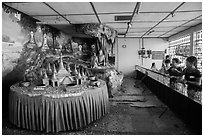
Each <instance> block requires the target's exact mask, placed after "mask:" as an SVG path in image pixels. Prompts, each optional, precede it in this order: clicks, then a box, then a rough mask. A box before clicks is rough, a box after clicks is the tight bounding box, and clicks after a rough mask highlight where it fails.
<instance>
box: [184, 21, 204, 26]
mask: <svg viewBox="0 0 204 137" xmlns="http://www.w3.org/2000/svg"><path fill="white" fill-rule="evenodd" d="M200 23H202V21H191V22H188V23H186V24H185V25H183V26H188V27H189V26H195V25H198V24H200Z"/></svg>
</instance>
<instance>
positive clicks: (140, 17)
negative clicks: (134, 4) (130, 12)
mask: <svg viewBox="0 0 204 137" xmlns="http://www.w3.org/2000/svg"><path fill="white" fill-rule="evenodd" d="M167 15H168V13H139V14H135V16H134V18H133V21H158V22H159V21H160V20H162V19H163V18H165V17H166V16H167Z"/></svg>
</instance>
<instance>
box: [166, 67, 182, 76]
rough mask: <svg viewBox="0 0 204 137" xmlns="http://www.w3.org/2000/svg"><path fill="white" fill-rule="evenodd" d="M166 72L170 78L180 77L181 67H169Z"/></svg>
mask: <svg viewBox="0 0 204 137" xmlns="http://www.w3.org/2000/svg"><path fill="white" fill-rule="evenodd" d="M174 69H176V70H177V71H176V70H174ZM168 72H169V75H170V76H182V68H181V67H177V68H176V67H172V66H171V67H170V68H169V69H168Z"/></svg>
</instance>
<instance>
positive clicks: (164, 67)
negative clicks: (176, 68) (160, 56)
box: [159, 59, 171, 74]
mask: <svg viewBox="0 0 204 137" xmlns="http://www.w3.org/2000/svg"><path fill="white" fill-rule="evenodd" d="M170 67H171V66H170V60H169V59H166V60H165V62H164V65H162V67H161V69H160V70H159V72H160V73H164V74H168V69H170Z"/></svg>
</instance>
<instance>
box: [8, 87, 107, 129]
mask: <svg viewBox="0 0 204 137" xmlns="http://www.w3.org/2000/svg"><path fill="white" fill-rule="evenodd" d="M108 110H109V101H108V91H107V86H106V84H104V85H103V86H102V87H100V88H95V89H88V90H87V91H85V92H84V93H83V94H82V95H81V96H77V97H64V98H49V97H45V96H32V97H31V96H27V95H24V94H21V93H19V92H16V91H13V90H11V91H10V94H9V120H10V121H11V123H13V124H14V125H16V126H18V127H21V128H24V129H30V130H38V131H46V132H59V131H70V130H78V129H80V128H83V127H85V126H86V125H88V124H89V123H91V122H93V121H95V120H97V119H99V118H100V117H101V116H103V115H104V114H105V113H107V112H108Z"/></svg>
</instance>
